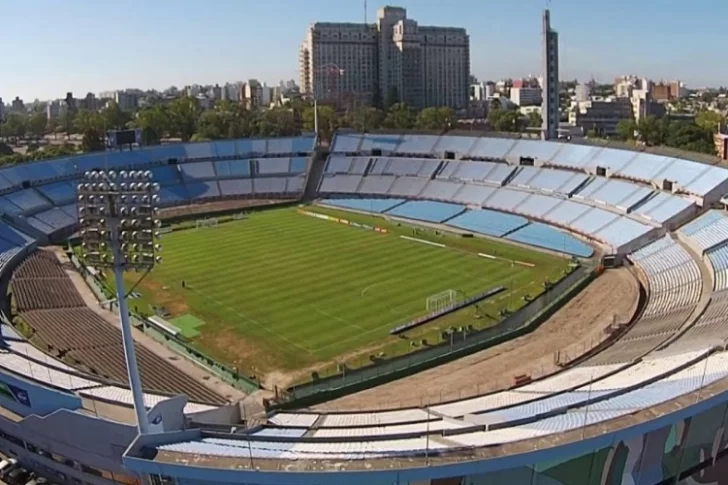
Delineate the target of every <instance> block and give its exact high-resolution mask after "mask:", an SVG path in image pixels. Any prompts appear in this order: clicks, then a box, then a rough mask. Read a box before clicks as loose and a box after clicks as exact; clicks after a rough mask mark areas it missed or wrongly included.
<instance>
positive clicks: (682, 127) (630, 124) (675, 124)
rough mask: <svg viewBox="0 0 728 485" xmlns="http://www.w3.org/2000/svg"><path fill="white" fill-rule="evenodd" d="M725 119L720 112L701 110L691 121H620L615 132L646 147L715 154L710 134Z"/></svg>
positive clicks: (668, 117)
mask: <svg viewBox="0 0 728 485" xmlns="http://www.w3.org/2000/svg"><path fill="white" fill-rule="evenodd" d="M724 121H725V119H724V118H723V117H722V115H721V114H720V113H716V112H714V111H700V112H698V113H697V115H696V116H695V119H694V120H683V119H675V118H672V117H670V116H665V117H662V118H657V117H655V116H646V117H644V118H642V119H640V121H639V122H635V121H633V120H625V121H621V122H619V124H618V125H617V132H618V136H619V138H620V139H622V140H623V141H638V142H641V143H644V144H645V145H648V146H660V145H663V146H669V147H673V148H679V149H681V150H686V151H691V152H700V153H708V154H710V155H715V154H716V152H715V142H714V140H713V136H714V134H715V133H716V132H717V130H718V127H719V125H720V123H721V122H724Z"/></svg>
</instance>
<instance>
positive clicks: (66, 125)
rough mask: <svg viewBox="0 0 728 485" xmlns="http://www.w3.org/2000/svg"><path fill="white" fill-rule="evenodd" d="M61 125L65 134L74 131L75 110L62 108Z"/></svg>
mask: <svg viewBox="0 0 728 485" xmlns="http://www.w3.org/2000/svg"><path fill="white" fill-rule="evenodd" d="M61 126H62V127H63V133H65V134H66V135H67V136H68V135H70V134H71V133H76V112H75V111H73V110H70V109H66V110H64V111H63V115H61Z"/></svg>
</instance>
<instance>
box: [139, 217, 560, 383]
mask: <svg viewBox="0 0 728 485" xmlns="http://www.w3.org/2000/svg"><path fill="white" fill-rule="evenodd" d="M311 210H313V211H316V212H320V213H328V214H339V215H342V217H347V218H348V219H350V220H357V219H359V220H360V221H361V222H369V223H372V225H374V224H373V223H374V222H377V223H378V224H379V225H380V226H382V227H386V228H388V229H389V230H390V232H389V233H387V234H381V233H377V232H374V231H371V230H365V229H360V228H355V227H352V226H348V225H344V224H340V223H336V222H332V221H326V220H320V219H317V218H313V217H310V216H306V215H303V214H301V213H299V212H298V211H297V210H296V208H285V209H276V210H268V211H261V212H254V213H252V214H251V215H250V216H249V217H248V218H247V219H245V220H240V221H234V222H229V223H225V224H219V225H217V226H214V227H206V228H200V229H194V228H192V229H185V230H179V231H174V232H172V233H169V234H165V235H164V237H163V239H162V244H163V256H164V262H163V263H162V264H161V265H159V266H157V267H156V268H155V269H154V271H153V272H152V273H151V274H150V275H149V276H148V277H147V278H145V279H144V280H143V282H142V284H141V285H140V286H139V288H138V290H137V291H139V292H140V293H141V298H140V299H139V300H136V301H134V300H132V303H131V305H132V307H134V306H140V305H141V306H146V305H149V304H152V303H153V304H156V305H159V306H162V307H164V308H165V309H166V311H167V312H169V313H170V316H169V320H171V321H172V322H173V323H174V321H175V317H179V316H185V315H186V316H187V317H186V318H183V319H182V320H180V322H181V323H184V325H189V322H190V317H196V318H191V321H192V322H196V321H197V322H198V321H199V320H201V321H203V322H204V324H201V325H200V324H195V323H193V327H191V328H193V330H192V332H193V333H192V334H191V335H193V337H192V338H191V342H192V343H193V345H195V346H197V347H198V348H200V349H201V350H203V351H204V352H206V353H209V354H210V355H212V356H213V357H215V358H217V359H220V360H222V361H224V362H226V363H229V364H231V365H235V366H238V367H239V369H241V371H242V370H246V371H249V372H253V373H258V374H261V373H266V372H269V371H272V370H278V371H281V372H288V371H295V370H301V369H304V368H306V367H309V366H313V365H316V364H320V363H322V362H333V361H336V362H342V361H346V362H350V361H351V360H352V359H354V358H355V357H358V358H359V360H360V362H361V360H362V358H366V357H368V356H369V355H370V354H373V353H374V354H376V353H379V352H383V353H384V355H385V356H391V355H393V354H396V353H402V352H406V351H408V349H409V346H410V341H409V340H407V338H401V337H394V336H390V335H389V330H390V329H391V328H392V327H394V326H396V325H397V324H401V323H405V322H408V321H410V320H412V319H414V318H416V317H418V316H420V315H423V314H425V313H427V311H426V299H427V298H428V297H429V296H432V295H434V294H436V293H440V292H443V291H445V290H455V291H456V292H457V293H458V294H459V295H467V296H472V295H475V294H477V293H481V292H483V291H485V290H488V289H490V288H492V287H494V286H497V285H504V286H506V287H508V291H506V292H503V293H501V294H500V295H498V296H496V297H494V298H492V299H490V300H486V301H485V302H483V303H481V304H480V305H479V308H480V311H479V312H476V311H475V310H474V309H473V308H472V307H471V308H466V309H464V310H461V311H458V312H456V313H453V314H451V315H449V316H447V317H444V318H442V319H440V320H437V321H435V322H432V323H430V324H427V325H425V326H423V327H421V328H419V329H417V330H416V331H412V332H408V335H407V337H408V338H410V339H413V340H414V339H417V340H418V341H419V342H420V343H421V340H422V339H423V338H426V339H427V341H428V342H431V343H435V342H438V341H439V339H440V331H442V330H444V329H445V328H447V327H448V326H465V325H473V326H474V327H478V328H481V327H483V326H487V325H493V324H496V323H497V321H498V320H499V319H500V316H499V311H500V310H501V309H503V308H506V307H509V308H510V309H511V310H514V309H517V308H518V307H520V306H522V305H523V304H524V301H523V298H522V297H523V296H525V295H529V296H531V297H533V296H535V295H537V294H538V293H540V292H541V291H542V284H543V282H544V280H545V279H546V278H549V279H551V281H555V280H557V279H559V278H560V276H561V275H562V274H563V272H564V270H565V268H566V266H567V265H568V261H567V260H566V259H563V258H558V257H555V256H552V255H548V254H544V253H540V252H535V251H531V250H528V249H523V248H520V247H515V246H507V245H504V244H501V243H497V242H493V241H489V240H484V239H466V238H462V237H459V236H455V235H447V236H443V235H440V236H437V235H435V233H434V232H433V231H426V232H424V233H423V234H422V235H418V237H424V238H427V239H431V240H437V241H438V242H441V243H445V244H447V245H448V248H440V247H434V246H430V245H426V244H422V243H419V242H414V241H410V240H405V239H402V238H401V237H400V235H408V236H412V235H413V230H412V228H410V227H404V226H397V225H394V224H389V223H385V222H384V221H383V220H382V219H379V218H374V217H371V216H364V215H352V214H348V213H341V212H337V211H333V210H331V209H325V208H319V207H314V208H312V209H311ZM477 252H487V253H489V254H498V256H499V258H502V259H497V260H492V259H486V258H482V257H479V256H477V254H476V253H477ZM509 259H517V260H519V261H524V262H528V263H531V264H533V265H535V266H534V267H527V266H523V265H519V264H513V263H512V262H511V261H509ZM136 278H138V276H137V277H136ZM136 278H135V277H134V276H133V275H129V282H130V283H131V282H132V280H134V279H136ZM183 281H184V283H185V286H186V288H183V287H182V282H183ZM142 309H144V308H142ZM144 310H145V311H148V309H144ZM476 313H477V315H476ZM183 321H184V322H183ZM181 326H182V325H181Z"/></svg>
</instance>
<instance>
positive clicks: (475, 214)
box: [447, 210, 528, 237]
mask: <svg viewBox="0 0 728 485" xmlns="http://www.w3.org/2000/svg"><path fill="white" fill-rule="evenodd" d="M526 224H528V219H526V218H525V217H521V216H514V215H511V214H504V213H502V212H496V211H491V210H469V211H467V212H464V213H462V214H460V215H459V216H457V217H454V218H452V219H450V220H449V221H447V225H448V226H453V227H457V228H458V229H465V230H466V231H473V232H478V233H480V234H485V235H487V236H494V237H502V236H504V235H506V234H508V233H509V232H512V231H515V230H516V229H518V228H520V227H523V226H525V225H526Z"/></svg>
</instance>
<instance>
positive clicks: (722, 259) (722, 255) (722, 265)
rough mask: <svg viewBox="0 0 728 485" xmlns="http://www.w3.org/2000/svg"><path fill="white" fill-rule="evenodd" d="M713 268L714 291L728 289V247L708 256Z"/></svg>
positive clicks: (712, 252)
mask: <svg viewBox="0 0 728 485" xmlns="http://www.w3.org/2000/svg"><path fill="white" fill-rule="evenodd" d="M707 256H708V261H709V262H710V265H711V266H712V267H713V276H714V281H713V289H714V290H715V291H720V290H725V289H726V288H728V246H723V247H721V248H718V249H716V250H714V251H711V252H709V253H708V254H707Z"/></svg>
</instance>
